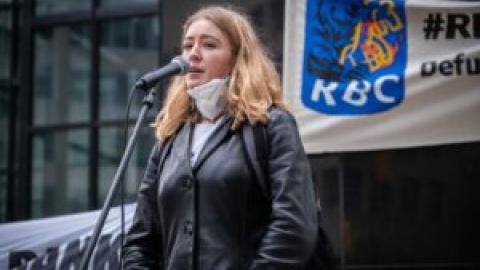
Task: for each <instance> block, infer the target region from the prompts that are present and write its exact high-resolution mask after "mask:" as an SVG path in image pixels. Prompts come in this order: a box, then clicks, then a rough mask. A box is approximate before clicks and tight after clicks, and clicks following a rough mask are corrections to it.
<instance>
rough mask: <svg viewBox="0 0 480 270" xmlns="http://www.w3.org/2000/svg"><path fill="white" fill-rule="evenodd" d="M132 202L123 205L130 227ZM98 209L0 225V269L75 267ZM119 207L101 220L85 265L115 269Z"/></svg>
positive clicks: (118, 246) (93, 224)
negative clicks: (88, 263)
mask: <svg viewBox="0 0 480 270" xmlns="http://www.w3.org/2000/svg"><path fill="white" fill-rule="evenodd" d="M134 211H135V205H133V204H132V205H127V206H125V224H126V225H125V226H126V228H129V227H130V224H131V222H132V219H133V214H134ZM99 214H100V212H99V211H93V212H87V213H80V214H73V215H66V216H60V217H53V218H44V219H36V220H32V221H24V222H15V223H7V224H2V225H0V269H2V270H3V269H28V270H35V269H51V270H54V269H66V270H71V269H79V268H80V261H81V258H82V254H83V251H84V250H85V249H86V246H87V245H86V244H88V239H89V238H90V235H91V234H92V233H93V228H94V226H95V224H96V222H97V219H98V216H99ZM120 215H121V214H120V209H119V207H115V208H113V209H112V210H110V213H109V215H108V217H107V219H106V221H105V226H104V227H103V230H102V234H101V235H100V237H99V239H98V242H97V245H96V248H95V250H94V252H93V254H92V257H91V260H90V267H89V269H95V270H96V269H101V270H106V269H115V270H117V269H119V258H120V257H119V248H120V230H121V228H120V224H121V222H120Z"/></svg>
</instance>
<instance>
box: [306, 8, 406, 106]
mask: <svg viewBox="0 0 480 270" xmlns="http://www.w3.org/2000/svg"><path fill="white" fill-rule="evenodd" d="M395 5H399V6H395ZM406 53H407V40H406V31H405V12H404V9H403V1H395V2H393V0H380V1H378V0H377V1H373V0H363V1H358V0H344V1H330V0H308V4H307V17H306V30H305V49H304V64H303V81H302V102H303V103H304V105H305V106H306V107H308V108H310V109H313V110H315V111H318V112H322V113H326V114H332V115H362V114H373V113H378V112H383V111H386V110H389V109H391V108H393V107H395V106H397V105H399V104H400V103H401V102H402V101H403V99H404V92H405V87H404V85H405V82H404V75H403V73H404V70H405V66H406Z"/></svg>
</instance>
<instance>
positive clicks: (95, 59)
mask: <svg viewBox="0 0 480 270" xmlns="http://www.w3.org/2000/svg"><path fill="white" fill-rule="evenodd" d="M211 3H231V4H234V5H238V6H241V7H243V8H244V10H245V11H246V12H247V13H249V14H250V15H251V16H252V18H253V20H254V23H255V26H256V27H257V30H258V32H259V34H260V36H261V38H262V39H263V40H264V42H265V43H266V45H267V47H268V48H269V50H270V52H271V53H272V56H273V57H274V60H275V62H276V64H277V66H278V69H279V70H280V71H281V70H282V60H283V55H282V54H283V45H282V44H283V25H284V10H285V2H284V1H283V0H260V1H255V0H246V1H240V0H237V1H235V0H231V1H207V0H175V1H162V0H84V1H75V0H24V1H20V0H0V222H2V223H4V222H10V221H17V220H27V219H34V218H41V217H50V216H54V215H60V214H67V213H75V212H80V211H88V210H93V209H98V208H100V206H101V205H102V204H103V201H104V199H105V196H106V194H107V191H108V189H109V187H110V184H111V180H112V177H113V173H114V171H115V169H116V167H117V165H118V163H119V159H120V156H121V154H122V153H123V148H124V146H125V134H124V133H125V129H124V125H125V118H126V115H125V113H126V112H125V109H126V106H127V99H128V96H129V94H130V90H131V89H130V88H131V86H132V85H133V84H134V82H135V80H136V79H137V78H138V77H140V75H141V74H143V73H145V72H147V71H150V70H152V69H154V68H156V67H158V66H159V65H162V64H165V63H167V62H168V61H169V60H170V58H171V57H173V56H174V55H176V54H178V53H179V52H180V49H179V39H180V31H179V29H180V27H181V23H182V21H183V20H184V18H185V17H186V16H187V15H188V14H189V13H190V12H191V11H192V10H194V9H195V8H196V7H198V6H202V5H205V4H211ZM164 87H165V85H160V86H159V87H158V90H159V94H158V98H157V102H156V105H155V106H154V108H153V109H152V110H151V112H150V114H149V115H148V120H147V121H152V120H153V118H154V115H155V114H156V112H158V108H159V107H160V106H161V105H160V104H161V101H162V99H163V96H164V95H163V92H162V89H164ZM287 91H288V89H287ZM142 95H143V94H142V93H135V94H134V96H133V97H134V101H133V105H132V109H131V113H130V116H129V119H128V121H127V123H128V124H129V125H130V126H132V125H133V123H134V121H135V117H136V115H137V113H138V111H139V109H140V106H141V101H142ZM153 143H154V139H153V134H152V130H151V129H150V128H149V127H147V126H145V127H144V128H143V129H142V131H141V134H140V138H139V142H138V144H137V146H136V148H135V150H134V153H133V156H132V159H131V160H130V163H129V168H128V171H127V173H126V177H125V180H126V181H125V185H124V186H125V193H126V199H127V201H130V202H131V201H133V200H134V199H135V192H136V189H137V185H138V181H139V179H140V178H141V176H142V174H143V170H144V167H145V165H146V162H147V158H148V155H149V152H150V149H151V146H152V144H153ZM310 160H311V164H312V168H313V170H314V175H315V179H316V181H317V187H318V188H319V190H320V194H321V198H322V203H323V209H324V223H325V228H326V230H327V231H328V233H329V235H330V237H331V238H332V240H333V243H334V246H335V249H336V251H337V253H338V254H339V257H340V260H341V266H342V267H343V268H344V269H405V268H408V269H451V268H456V269H476V268H477V269H478V268H480V257H479V256H478V251H479V248H478V244H479V243H480V236H479V233H478V231H477V228H478V227H480V223H479V221H478V218H476V217H477V216H478V215H479V214H480V197H479V196H478V195H476V191H477V190H480V181H479V180H480V166H478V164H479V161H480V143H468V144H467V143H466V144H452V145H443V146H435V147H419V148H418V147H417V148H409V149H403V150H383V151H365V152H355V153H348V152H345V153H336V154H322V155H311V156H310Z"/></svg>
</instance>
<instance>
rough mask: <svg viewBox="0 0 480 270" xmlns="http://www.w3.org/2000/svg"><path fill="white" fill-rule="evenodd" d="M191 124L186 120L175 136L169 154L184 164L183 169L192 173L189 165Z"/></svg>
mask: <svg viewBox="0 0 480 270" xmlns="http://www.w3.org/2000/svg"><path fill="white" fill-rule="evenodd" d="M192 130H193V129H192V124H191V123H190V122H186V123H184V124H183V126H182V128H181V129H180V131H179V132H178V134H177V136H175V141H174V142H173V147H172V150H171V154H173V155H174V156H176V157H177V158H178V159H179V160H181V162H182V163H183V164H184V166H185V169H186V170H187V171H188V172H189V174H191V173H192V166H191V165H190V143H191V137H192Z"/></svg>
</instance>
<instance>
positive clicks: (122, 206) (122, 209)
mask: <svg viewBox="0 0 480 270" xmlns="http://www.w3.org/2000/svg"><path fill="white" fill-rule="evenodd" d="M135 90H136V88H135V86H133V87H132V88H130V94H129V96H128V101H127V109H126V112H125V122H124V123H123V139H124V141H123V149H124V150H125V148H127V143H128V122H129V120H130V107H131V105H132V100H133V94H134V93H135V92H136V91H135ZM127 170H128V168H127ZM125 175H126V173H125V174H124V176H123V177H122V179H121V183H120V185H121V188H120V212H121V218H120V230H121V231H120V260H119V261H120V269H123V244H124V235H125Z"/></svg>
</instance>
